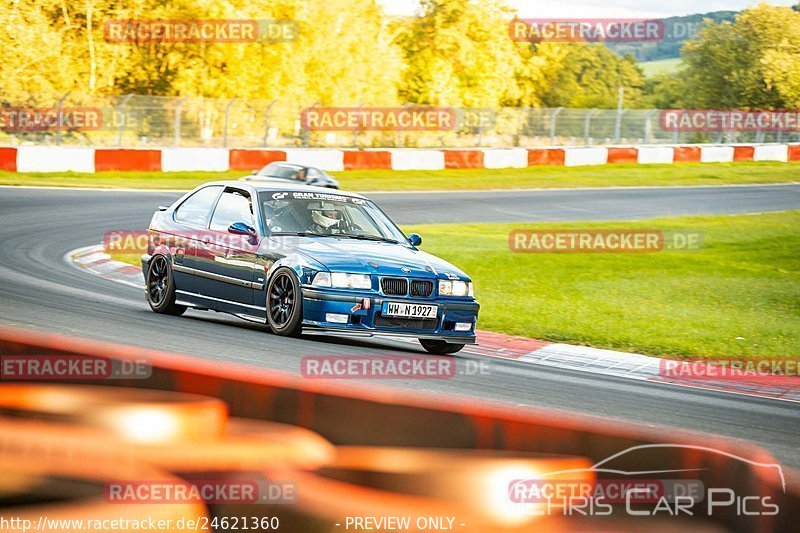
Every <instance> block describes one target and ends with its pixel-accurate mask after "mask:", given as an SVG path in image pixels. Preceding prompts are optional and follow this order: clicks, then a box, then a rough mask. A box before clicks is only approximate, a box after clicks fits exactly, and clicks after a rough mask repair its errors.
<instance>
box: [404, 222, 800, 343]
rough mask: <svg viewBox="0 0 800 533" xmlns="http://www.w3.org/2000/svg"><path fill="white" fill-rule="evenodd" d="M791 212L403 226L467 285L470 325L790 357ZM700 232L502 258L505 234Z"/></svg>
mask: <svg viewBox="0 0 800 533" xmlns="http://www.w3.org/2000/svg"><path fill="white" fill-rule="evenodd" d="M798 227H800V211H792V212H785V213H774V214H763V215H737V216H719V217H685V218H664V219H656V220H650V221H646V222H632V223H627V222H626V223H563V224H511V225H504V224H470V225H428V226H414V227H409V228H406V229H407V230H409V231H415V232H417V233H420V234H421V235H422V236H423V238H424V243H423V249H424V250H425V251H427V252H430V253H432V254H435V255H438V256H440V257H443V258H445V259H447V260H449V261H451V262H452V263H454V264H455V265H457V266H458V267H460V268H462V269H463V270H465V271H466V272H468V273H469V274H470V276H472V278H473V279H474V281H475V287H476V289H475V291H476V296H477V297H478V299H479V300H480V302H481V306H482V307H481V315H480V319H479V327H480V328H482V329H487V330H491V331H499V332H503V333H510V334H516V335H523V336H527V337H535V338H539V339H546V340H550V341H557V342H566V343H571V344H584V345H590V346H595V347H599V348H609V349H615V350H622V351H629V352H637V353H646V354H652V355H664V356H696V357H697V356H699V357H709V358H730V357H747V358H778V357H797V356H798V355H800V255H798V254H797V250H798V249H800V232H798V230H797V228H798ZM566 228H571V229H660V230H665V231H666V230H684V231H693V232H702V234H703V247H702V248H701V249H699V250H694V251H676V250H671V251H664V252H658V253H635V254H633V253H621V254H607V253H603V254H587V253H557V254H556V253H511V252H510V251H509V246H508V233H509V232H510V231H511V230H512V229H548V230H552V229H566Z"/></svg>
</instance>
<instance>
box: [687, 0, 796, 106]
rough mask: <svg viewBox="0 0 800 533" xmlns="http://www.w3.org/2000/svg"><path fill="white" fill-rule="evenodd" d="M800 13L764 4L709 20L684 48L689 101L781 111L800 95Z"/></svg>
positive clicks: (698, 103) (706, 104) (697, 103)
mask: <svg viewBox="0 0 800 533" xmlns="http://www.w3.org/2000/svg"><path fill="white" fill-rule="evenodd" d="M798 20H800V13H797V12H796V11H794V10H792V9H791V8H788V7H776V6H772V5H769V4H760V5H758V6H757V7H755V8H752V9H746V10H744V11H742V12H741V13H740V14H739V15H738V16H737V17H736V19H735V21H734V22H732V23H731V22H723V23H721V24H708V25H707V26H706V27H705V28H703V29H702V30H701V31H700V32H699V33H698V35H697V36H696V38H695V39H693V40H691V41H688V42H687V43H686V44H685V46H684V48H683V51H682V56H683V61H684V63H685V64H686V71H685V73H686V74H685V76H686V78H685V79H686V81H685V84H684V93H685V95H686V101H687V104H688V105H691V106H694V107H703V108H723V109H732V108H745V109H747V108H750V109H770V108H772V109H777V108H784V107H792V106H796V105H797V104H798V103H800V102H798V100H799V99H798V96H800V73H798V69H797V67H798V66H799V65H800V63H799V62H798V54H800V30H799V28H800V25H799V23H798Z"/></svg>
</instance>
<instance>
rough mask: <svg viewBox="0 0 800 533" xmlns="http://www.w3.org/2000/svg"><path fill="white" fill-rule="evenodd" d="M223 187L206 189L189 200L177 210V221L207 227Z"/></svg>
mask: <svg viewBox="0 0 800 533" xmlns="http://www.w3.org/2000/svg"><path fill="white" fill-rule="evenodd" d="M220 190H222V187H221V186H214V187H205V188H203V189H200V190H199V191H197V192H196V193H194V194H193V195H191V196H190V197H189V198H187V199H186V200H185V201H184V202H183V203H182V204H181V205H179V206H178V208H177V209H176V210H175V221H176V222H182V223H184V224H191V225H193V226H202V227H205V225H206V223H207V222H208V217H209V216H210V214H211V207H212V206H213V205H214V200H216V198H217V195H218V194H219V191H220Z"/></svg>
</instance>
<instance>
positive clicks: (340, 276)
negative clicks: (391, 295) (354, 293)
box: [311, 272, 372, 289]
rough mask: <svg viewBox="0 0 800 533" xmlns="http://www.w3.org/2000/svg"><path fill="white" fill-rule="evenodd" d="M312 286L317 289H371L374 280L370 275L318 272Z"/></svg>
mask: <svg viewBox="0 0 800 533" xmlns="http://www.w3.org/2000/svg"><path fill="white" fill-rule="evenodd" d="M311 285H313V286H315V287H336V288H338V289H371V288H372V278H371V277H370V276H369V274H348V273H347V272H317V275H316V276H314V281H312V282H311Z"/></svg>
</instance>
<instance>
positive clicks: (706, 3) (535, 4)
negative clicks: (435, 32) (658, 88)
mask: <svg viewBox="0 0 800 533" xmlns="http://www.w3.org/2000/svg"><path fill="white" fill-rule="evenodd" d="M505 1H506V4H507V5H508V6H509V7H512V8H516V9H517V11H518V12H519V15H520V16H521V17H528V18H544V17H570V18H587V17H606V18H608V17H630V18H636V17H648V18H649V17H654V18H655V17H671V16H675V15H691V14H694V13H709V12H711V11H739V10H740V9H744V8H746V7H749V6H753V5H756V4H758V1H756V0H700V1H698V0H668V1H665V0H556V1H542V0H505ZM378 2H379V3H380V4H383V6H384V7H385V9H386V11H387V12H388V13H390V14H393V15H411V14H413V13H414V11H415V9H416V7H417V5H418V3H417V0H378ZM797 2H798V0H770V1H769V2H767V3H769V4H774V5H780V6H791V5H794V4H795V3H797Z"/></svg>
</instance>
